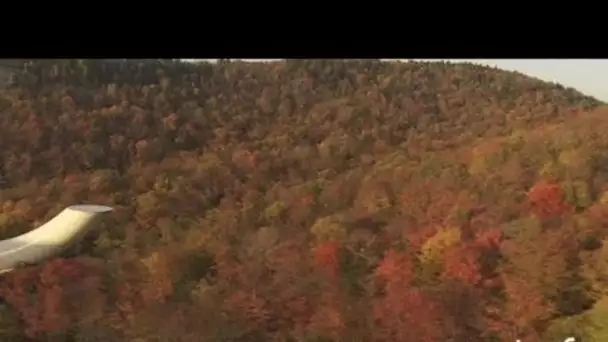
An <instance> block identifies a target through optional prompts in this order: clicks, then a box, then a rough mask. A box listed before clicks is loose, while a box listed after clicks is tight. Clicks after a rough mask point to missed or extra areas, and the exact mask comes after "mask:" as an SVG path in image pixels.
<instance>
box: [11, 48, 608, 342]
mask: <svg viewBox="0 0 608 342" xmlns="http://www.w3.org/2000/svg"><path fill="white" fill-rule="evenodd" d="M17 83H18V84H17V85H15V86H13V87H11V88H9V89H7V90H5V91H2V92H0V158H1V159H0V210H1V212H0V238H8V237H11V236H15V235H18V234H21V233H23V232H25V231H28V230H29V229H32V228H33V227H35V226H37V225H38V224H40V223H41V222H44V221H45V220H47V219H49V218H50V217H52V216H53V215H55V214H56V213H58V212H59V211H60V210H61V209H63V208H64V207H65V206H67V205H71V204H76V203H97V204H107V205H112V206H113V207H115V208H116V211H115V212H114V213H113V214H112V216H111V217H110V218H109V219H108V220H106V222H105V224H104V226H103V227H102V229H101V231H100V233H99V234H97V235H93V236H91V237H90V239H88V240H87V241H85V242H84V243H83V244H82V245H81V246H78V247H77V248H75V249H74V250H72V251H70V252H69V253H67V254H66V255H64V256H62V258H58V259H55V260H51V261H49V262H46V263H44V264H41V265H38V266H30V267H25V268H21V269H19V270H17V271H15V272H12V273H7V274H5V275H3V277H2V279H0V296H1V297H2V298H3V300H4V304H2V306H0V340H2V341H4V340H6V341H77V342H85V341H86V342H88V341H104V342H105V341H196V342H199V341H204V342H216V341H217V342H220V341H221V342H272V341H277V342H279V341H281V342H287V341H293V342H402V341H403V342H405V341H408V342H410V341H414V342H444V341H451V342H477V341H488V342H492V341H515V340H516V338H520V339H522V341H525V342H536V341H542V342H544V341H547V342H551V341H562V340H563V339H564V338H565V337H566V336H568V335H567V334H569V335H573V334H574V335H577V336H581V337H585V338H587V340H585V341H591V340H592V338H594V337H596V338H597V339H601V336H606V334H608V333H607V331H606V330H604V327H603V326H602V324H598V318H597V317H599V315H600V314H603V315H606V316H608V312H605V311H602V310H600V307H599V306H597V307H595V308H594V304H595V303H596V302H598V301H599V302H604V301H602V299H603V298H604V295H605V294H606V292H607V291H608V244H607V243H606V241H608V240H606V239H607V238H608V231H607V229H606V226H607V224H608V134H607V133H606V132H608V121H607V120H606V119H605V118H604V115H606V114H608V109H604V108H603V107H601V105H602V104H601V103H599V102H598V101H597V100H595V99H592V98H589V97H586V96H584V95H582V94H580V93H579V92H577V91H575V90H573V89H566V88H564V87H562V86H559V85H555V84H549V83H544V82H541V81H539V80H536V79H532V78H529V77H526V76H524V75H521V74H517V73H512V72H505V71H501V70H497V69H491V68H486V67H482V66H477V65H472V64H449V63H437V62H433V63H422V62H407V63H392V62H379V61H375V60H365V61H338V60H332V61H326V60H288V61H283V62H270V63H246V62H238V61H236V62H235V61H220V62H219V63H217V64H208V63H202V64H189V63H181V62H176V61H168V60H158V61H155V60H139V61H120V60H119V61H116V60H114V61H101V60H65V61H64V60H49V61H36V62H30V63H28V64H27V65H26V66H25V67H24V71H23V72H22V73H21V74H20V75H19V76H18V78H17ZM600 323H601V322H600ZM604 324H606V323H605V322H604ZM606 328H608V326H607V327H606ZM602 334H604V335H602Z"/></svg>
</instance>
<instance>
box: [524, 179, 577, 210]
mask: <svg viewBox="0 0 608 342" xmlns="http://www.w3.org/2000/svg"><path fill="white" fill-rule="evenodd" d="M528 205H529V206H530V211H532V213H533V214H534V215H536V216H538V217H540V218H542V219H547V218H551V217H557V216H560V215H562V214H565V213H568V212H570V211H571V210H572V207H571V206H570V205H568V204H566V203H565V202H564V192H563V190H562V189H561V188H560V186H559V185H557V184H552V183H546V182H541V183H538V184H536V185H534V186H533V187H532V189H530V191H529V192H528Z"/></svg>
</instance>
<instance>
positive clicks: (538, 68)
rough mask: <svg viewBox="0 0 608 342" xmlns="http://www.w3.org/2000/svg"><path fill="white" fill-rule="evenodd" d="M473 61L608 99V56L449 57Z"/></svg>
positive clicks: (456, 60)
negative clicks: (582, 57) (576, 57)
mask: <svg viewBox="0 0 608 342" xmlns="http://www.w3.org/2000/svg"><path fill="white" fill-rule="evenodd" d="M448 60H449V61H453V62H473V63H480V64H486V65H491V66H496V67H498V68H501V69H505V70H512V71H519V72H521V73H524V74H527V75H530V76H534V77H536V78H540V79H542V80H545V81H552V82H558V83H560V84H562V85H564V86H567V87H572V88H576V89H578V90H579V91H581V92H583V93H585V94H587V95H591V96H594V97H596V98H597V99H599V100H602V101H606V102H608V59H448Z"/></svg>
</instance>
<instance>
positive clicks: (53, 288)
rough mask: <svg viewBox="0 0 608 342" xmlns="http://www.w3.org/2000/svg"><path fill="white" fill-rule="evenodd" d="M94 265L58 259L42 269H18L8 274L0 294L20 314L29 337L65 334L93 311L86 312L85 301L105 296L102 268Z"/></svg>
mask: <svg viewBox="0 0 608 342" xmlns="http://www.w3.org/2000/svg"><path fill="white" fill-rule="evenodd" d="M90 266H91V265H87V264H86V263H81V262H78V261H75V260H68V259H55V260H52V261H50V262H48V263H46V264H45V265H44V266H43V267H41V268H39V267H31V268H26V269H22V270H18V271H15V272H14V273H11V274H9V275H7V276H6V278H5V279H4V282H3V283H2V287H1V288H0V295H1V296H2V298H3V299H4V300H5V301H6V302H7V303H9V304H10V305H11V306H12V307H13V308H14V309H15V310H16V311H17V312H18V313H19V314H20V316H21V318H22V320H23V322H24V324H25V333H26V335H27V336H29V337H31V338H35V337H42V336H44V335H47V334H61V333H65V332H66V331H67V330H68V328H69V327H70V326H71V325H72V324H74V322H76V321H79V320H82V319H84V318H85V317H84V316H86V315H87V314H90V313H89V312H82V304H83V302H84V301H87V300H88V299H89V298H97V299H99V298H103V295H102V293H101V292H100V287H101V278H100V277H99V274H98V271H99V270H98V269H97V270H96V269H95V268H94V267H90ZM32 289H33V290H32ZM78 294H80V295H78ZM88 304H90V303H88ZM89 309H90V307H89Z"/></svg>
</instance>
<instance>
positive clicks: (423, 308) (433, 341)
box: [373, 251, 443, 342]
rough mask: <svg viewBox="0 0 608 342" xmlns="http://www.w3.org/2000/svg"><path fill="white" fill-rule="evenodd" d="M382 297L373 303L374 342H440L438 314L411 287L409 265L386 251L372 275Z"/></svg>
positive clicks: (402, 257)
mask: <svg viewBox="0 0 608 342" xmlns="http://www.w3.org/2000/svg"><path fill="white" fill-rule="evenodd" d="M375 275H376V278H377V279H378V280H379V281H380V283H381V284H382V285H381V287H382V289H383V290H384V296H382V297H380V298H379V299H377V300H376V302H375V303H374V313H373V317H374V319H375V323H376V329H375V331H374V332H373V333H374V339H375V340H376V341H407V340H409V339H411V338H412V337H415V339H416V341H421V342H439V341H442V340H443V339H442V333H443V332H442V330H441V329H440V320H439V319H440V311H439V307H438V305H437V303H435V302H434V301H433V300H431V298H430V297H429V296H427V294H426V293H425V292H424V291H422V290H421V289H418V288H415V287H413V286H412V284H411V281H412V276H413V271H412V262H411V260H410V258H409V256H408V255H407V254H405V253H400V252H395V251H389V252H388V253H387V254H386V256H385V257H384V259H383V260H382V261H381V263H380V265H379V266H378V268H377V269H376V272H375Z"/></svg>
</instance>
